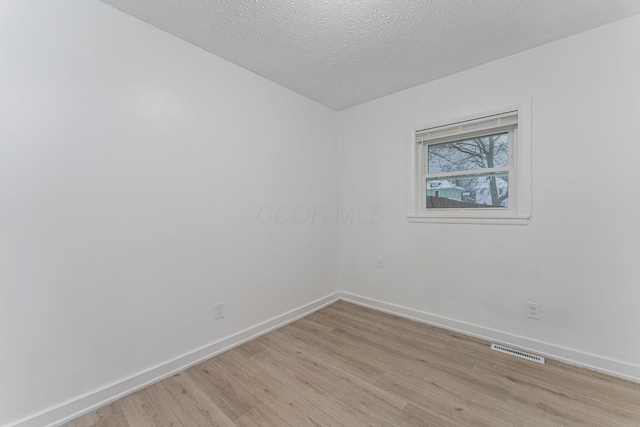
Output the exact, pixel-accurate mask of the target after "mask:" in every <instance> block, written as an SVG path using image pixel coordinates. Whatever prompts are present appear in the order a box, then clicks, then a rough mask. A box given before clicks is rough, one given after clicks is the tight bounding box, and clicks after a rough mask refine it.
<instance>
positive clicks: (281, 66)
mask: <svg viewBox="0 0 640 427" xmlns="http://www.w3.org/2000/svg"><path fill="white" fill-rule="evenodd" d="M103 1H105V2H106V3H109V4H111V5H113V6H115V7H117V8H119V9H121V10H123V11H124V12H126V13H128V14H131V15H133V16H136V17H138V18H140V19H142V20H144V21H147V22H149V23H151V24H153V25H155V26H157V27H159V28H161V29H163V30H166V31H168V32H170V33H172V34H174V35H176V36H178V37H180V38H182V39H184V40H187V41H189V42H191V43H193V44H195V45H197V46H200V47H202V48H203V49H206V50H208V51H210V52H212V53H214V54H216V55H219V56H221V57H223V58H225V59H227V60H229V61H231V62H234V63H236V64H238V65H240V66H242V67H244V68H247V69H249V70H251V71H253V72H255V73H257V74H260V75H262V76H264V77H266V78H268V79H270V80H272V81H274V82H276V83H279V84H281V85H282V86H285V87H288V88H290V89H292V90H294V91H296V92H299V93H301V94H303V95H306V96H307V97H309V98H311V99H314V100H316V101H318V102H320V103H322V104H324V105H326V106H328V107H331V108H333V109H335V110H341V109H344V108H347V107H350V106H353V105H357V104H360V103H362V102H366V101H369V100H372V99H375V98H378V97H381V96H383V95H387V94H390V93H393V92H397V91H399V90H402V89H406V88H409V87H412V86H415V85H418V84H421V83H425V82H428V81H431V80H435V79H437V78H440V77H443V76H446V75H449V74H453V73H456V72H458V71H461V70H464V69H467V68H471V67H474V66H476V65H480V64H482V63H485V62H488V61H492V60H494V59H498V58H502V57H505V56H508V55H511V54H513V53H516V52H520V51H523V50H526V49H530V48H532V47H535V46H539V45H541V44H544V43H548V42H551V41H553V40H558V39H560V38H563V37H567V36H569V35H572V34H576V33H579V32H581V31H585V30H588V29H591V28H594V27H597V26H600V25H604V24H607V23H609V22H613V21H616V20H619V19H622V18H625V17H629V16H632V15H636V14H639V13H640V0H422V1H421V0H413V1H412V0H396V1H393V0H103Z"/></svg>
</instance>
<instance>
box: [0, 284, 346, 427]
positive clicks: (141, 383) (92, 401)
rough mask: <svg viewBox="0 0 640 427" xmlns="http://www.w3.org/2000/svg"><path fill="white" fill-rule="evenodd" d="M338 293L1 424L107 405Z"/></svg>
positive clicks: (49, 422) (39, 424)
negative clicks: (65, 400)
mask: <svg viewBox="0 0 640 427" xmlns="http://www.w3.org/2000/svg"><path fill="white" fill-rule="evenodd" d="M339 296H340V293H339V292H336V293H333V294H331V295H328V296H326V297H324V298H321V299H319V300H316V301H314V302H312V303H310V304H307V305H304V306H302V307H299V308H297V309H295V310H291V311H289V312H287V313H284V314H281V315H280V316H276V317H274V318H272V319H269V320H267V321H266V322H262V323H260V324H258V325H255V326H252V327H250V328H248V329H245V330H243V331H241V332H238V333H236V334H233V335H230V336H228V337H226V338H223V339H221V340H219V341H216V342H214V343H211V344H209V345H206V346H204V347H201V348H199V349H197V350H195V351H192V352H189V353H187V354H183V355H182V356H179V357H177V358H175V359H173V360H170V361H168V362H165V363H162V364H160V365H157V366H155V367H153V368H150V369H148V370H146V371H143V372H140V373H139V374H136V375H134V376H132V377H129V378H127V379H125V380H122V381H118V382H115V383H113V384H109V385H107V386H105V387H102V388H100V389H98V390H95V391H92V392H90V393H87V394H85V395H82V396H78V397H76V398H74V399H72V400H69V401H67V402H64V403H62V404H60V405H57V406H55V407H52V408H49V409H46V410H44V411H41V412H39V413H37V414H34V415H31V416H29V417H26V418H23V419H21V420H18V421H15V422H13V423H11V424H9V425H7V426H5V427H43V426H46V427H51V426H59V425H62V424H64V423H66V422H69V421H71V420H73V419H75V418H78V417H80V416H82V415H84V414H87V413H89V412H91V411H94V410H96V409H98V408H100V407H102V406H104V405H108V404H109V403H111V402H114V401H116V400H118V399H120V398H122V397H124V396H126V395H128V394H131V393H133V392H136V391H138V390H140V389H143V388H144V387H147V386H149V385H151V384H153V383H156V382H158V381H161V380H163V379H165V378H168V377H170V376H171V375H175V374H177V373H178V372H181V371H183V370H185V369H187V368H190V367H192V366H194V365H197V364H198V363H201V362H203V361H205V360H207V359H210V358H212V357H214V356H216V355H218V354H220V353H223V352H225V351H227V350H230V349H232V348H233V347H237V346H239V345H241V344H243V343H245V342H247V341H250V340H252V339H254V338H257V337H258V336H260V335H264V334H266V333H268V332H271V331H273V330H275V329H278V328H280V327H282V326H284V325H286V324H288V323H291V322H294V321H296V320H298V319H300V318H301V317H304V316H306V315H308V314H311V313H313V312H314V311H317V310H320V309H321V308H323V307H326V306H327V305H329V304H332V303H334V302H336V301H337V300H338V299H339Z"/></svg>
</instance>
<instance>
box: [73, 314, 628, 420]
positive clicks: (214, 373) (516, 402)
mask: <svg viewBox="0 0 640 427" xmlns="http://www.w3.org/2000/svg"><path fill="white" fill-rule="evenodd" d="M235 425H237V426H251V427H255V426H260V427H262V426H278V427H288V426H290V427H294V426H295V427H298V426H300V427H305V426H309V427H317V426H349V427H351V426H385V427H387V426H435V427H439V426H491V427H493V426H498V427H499V426H505V427H506V426H509V427H512V426H517V427H520V426H523V427H524V426H527V427H529V426H531V427H532V426H542V427H545V426H549V427H551V426H567V427H569V426H571V427H573V426H599V427H618V426H619V427H631V426H634V427H638V426H640V384H636V383H631V382H629V381H624V380H621V379H618V378H613V377H610V376H607V375H604V374H600V373H596V372H591V371H588V370H585V369H581V368H578V367H575V366H569V365H566V364H564V363H561V362H557V361H554V360H548V361H547V364H546V365H540V364H536V363H531V362H528V361H525V360H522V359H519V358H515V357H512V356H509V355H505V354H501V353H498V352H495V351H491V350H490V349H489V343H487V342H485V341H482V340H479V339H476V338H470V337H467V336H464V335H460V334H457V333H454V332H450V331H446V330H443V329H438V328H435V327H430V326H427V325H424V324H421V323H417V322H413V321H411V320H408V319H403V318H400V317H396V316H393V315H391V314H387V313H381V312H378V311H375V310H372V309H369V308H366V307H361V306H357V305H354V304H350V303H346V302H343V301H340V302H337V303H335V304H333V305H331V306H329V307H326V308H324V309H322V310H320V311H318V312H315V313H313V314H311V315H309V316H307V317H305V318H303V319H299V320H297V321H296V322H293V323H291V324H289V325H287V326H285V327H283V328H281V329H278V330H276V331H274V332H271V333H269V334H266V335H263V336H261V337H258V338H256V339H255V340H253V341H250V342H247V343H245V344H243V345H241V346H238V347H236V348H235V349H232V350H229V351H227V352H225V353H223V354H221V355H219V356H217V357H215V358H213V359H210V360H208V361H206V362H203V363H201V364H199V365H197V366H194V367H193V368H190V369H188V370H186V371H184V372H182V373H180V374H178V375H175V376H173V377H170V378H167V379H165V380H164V381H161V382H159V383H157V384H154V385H152V386H150V387H147V388H145V389H143V390H140V391H138V392H136V393H133V394H131V395H129V396H127V397H125V398H123V399H120V400H118V401H116V402H114V403H113V404H111V405H108V406H105V407H103V408H100V409H98V410H97V411H94V412H92V413H90V414H87V415H85V416H83V417H80V418H79V419H77V420H74V421H71V422H70V423H68V424H67V426H70V427H112V426H117V427H152V426H158V427H160V426H162V427H165V426H174V427H182V426H184V427H199V426H222V427H231V426H235Z"/></svg>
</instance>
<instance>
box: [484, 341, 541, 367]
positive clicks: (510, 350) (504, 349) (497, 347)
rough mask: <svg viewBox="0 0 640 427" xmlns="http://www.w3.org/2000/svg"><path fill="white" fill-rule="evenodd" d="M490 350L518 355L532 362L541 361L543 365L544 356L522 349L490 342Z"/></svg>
mask: <svg viewBox="0 0 640 427" xmlns="http://www.w3.org/2000/svg"><path fill="white" fill-rule="evenodd" d="M491 350H495V351H499V352H500V353H506V354H510V355H512V356H516V357H520V358H522V359H526V360H530V361H532V362H536V363H541V364H543V365H544V357H540V356H536V355H535V354H530V353H526V352H524V351H520V350H516V349H513V348H509V347H504V346H502V345H498V344H491Z"/></svg>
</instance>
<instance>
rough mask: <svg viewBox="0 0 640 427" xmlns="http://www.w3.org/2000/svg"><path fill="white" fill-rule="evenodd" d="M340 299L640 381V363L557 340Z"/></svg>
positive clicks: (344, 296) (382, 304)
mask: <svg viewBox="0 0 640 427" xmlns="http://www.w3.org/2000/svg"><path fill="white" fill-rule="evenodd" d="M340 299H342V300H344V301H348V302H351V303H354V304H358V305H361V306H364V307H369V308H372V309H374V310H379V311H383V312H385V313H390V314H394V315H396V316H400V317H404V318H407V319H411V320H415V321H418V322H421V323H425V324H428V325H432V326H436V327H439V328H443V329H447V330H450V331H454V332H458V333H460V334H463V335H469V336H472V337H476V338H480V339H483V340H486V341H491V342H495V343H499V344H503V345H507V346H512V347H518V348H520V349H522V350H524V351H527V352H530V353H537V354H539V355H541V356H545V357H547V358H549V359H555V360H559V361H562V362H565V363H568V364H570V365H575V366H580V367H582V368H587V369H591V370H593V371H597V372H601V373H604V374H607V375H611V376H614V377H618V378H622V379H625V380H629V381H633V382H636V383H640V365H635V364H632V363H628V362H623V361H621V360H615V359H611V358H608V357H604V356H599V355H597V354H591V353H587V352H584V351H580V350H576V349H572V348H568V347H563V346H560V345H557V344H551V343H548V342H544V341H538V340H534V339H531V338H526V337H523V336H520V335H515V334H511V333H508V332H504V331H498V330H495V329H491V328H485V327H483V326H479V325H474V324H472V323H467V322H462V321H459V320H455V319H451V318H448V317H444V316H439V315H436V314H431V313H427V312H424V311H420V310H416V309H413V308H408V307H403V306H400V305H396V304H390V303H387V302H384V301H379V300H375V299H372V298H367V297H363V296H360V295H354V294H351V293H349V292H340Z"/></svg>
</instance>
